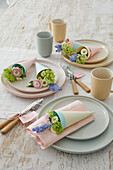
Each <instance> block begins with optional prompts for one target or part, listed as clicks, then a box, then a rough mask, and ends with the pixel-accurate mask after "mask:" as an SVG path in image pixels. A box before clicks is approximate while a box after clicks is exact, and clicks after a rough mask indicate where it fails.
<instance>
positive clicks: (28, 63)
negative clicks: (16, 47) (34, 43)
mask: <svg viewBox="0 0 113 170" xmlns="http://www.w3.org/2000/svg"><path fill="white" fill-rule="evenodd" d="M36 60H37V58H33V59H30V60H26V61H23V62H22V63H16V64H14V65H13V66H12V68H13V67H19V66H22V67H23V68H24V73H26V72H28V71H29V69H30V68H31V66H32V64H33V63H34V62H35V61H36Z"/></svg>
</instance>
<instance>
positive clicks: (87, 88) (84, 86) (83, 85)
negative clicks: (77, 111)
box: [75, 79, 91, 93]
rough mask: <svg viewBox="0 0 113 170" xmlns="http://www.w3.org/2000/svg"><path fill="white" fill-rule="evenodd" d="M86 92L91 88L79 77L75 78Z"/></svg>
mask: <svg viewBox="0 0 113 170" xmlns="http://www.w3.org/2000/svg"><path fill="white" fill-rule="evenodd" d="M75 81H76V82H77V83H78V84H79V85H80V86H81V87H82V88H83V89H84V90H85V91H86V92H87V93H90V92H91V90H90V88H89V87H87V86H86V85H85V84H84V83H82V82H81V81H80V80H79V79H76V80H75Z"/></svg>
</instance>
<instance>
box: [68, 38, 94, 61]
mask: <svg viewBox="0 0 113 170" xmlns="http://www.w3.org/2000/svg"><path fill="white" fill-rule="evenodd" d="M68 42H69V43H70V46H71V47H72V48H73V52H75V53H79V52H80V51H81V50H82V49H83V48H86V49H87V52H88V57H87V58H89V57H90V55H91V51H90V49H89V48H88V47H87V46H86V45H84V44H82V43H79V42H76V41H72V40H69V41H68Z"/></svg>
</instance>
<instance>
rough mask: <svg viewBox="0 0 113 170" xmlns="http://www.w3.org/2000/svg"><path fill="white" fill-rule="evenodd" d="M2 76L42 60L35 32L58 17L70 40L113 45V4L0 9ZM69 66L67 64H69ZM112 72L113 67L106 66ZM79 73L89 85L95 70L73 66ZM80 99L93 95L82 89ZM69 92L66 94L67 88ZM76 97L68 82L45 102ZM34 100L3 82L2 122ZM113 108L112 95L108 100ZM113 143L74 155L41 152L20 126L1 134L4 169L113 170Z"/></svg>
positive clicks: (22, 3)
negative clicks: (27, 62)
mask: <svg viewBox="0 0 113 170" xmlns="http://www.w3.org/2000/svg"><path fill="white" fill-rule="evenodd" d="M0 14H1V15H0V72H2V70H3V68H5V67H7V66H9V65H10V64H12V63H13V62H16V61H19V60H22V59H27V58H31V57H33V56H36V55H37V56H38V54H37V51H36V48H37V47H36V46H37V43H36V34H37V32H39V31H42V30H49V28H48V23H49V21H50V20H51V19H54V18H63V19H66V20H67V22H68V29H67V37H69V38H70V39H83V38H87V39H96V40H100V41H104V42H106V43H109V45H111V46H112V45H113V1H111V0H108V1H105V0H103V1H98V0H95V1H93V2H92V1H91V0H85V1H82V0H79V1H77V0H70V1H69V0H65V1H63V0H57V1H53V0H33V1H31V0H27V1H26V0H18V1H17V3H16V4H15V5H14V6H13V7H12V8H6V9H4V10H3V9H1V10H0ZM38 57H39V56H38ZM48 60H50V61H52V60H55V61H57V63H58V65H60V66H63V65H64V64H67V63H66V62H65V61H64V60H63V59H62V57H61V56H60V55H58V56H57V57H56V58H54V55H52V56H51V57H49V58H48ZM67 65H68V64H67ZM108 68H110V69H111V70H113V64H111V65H110V66H108ZM72 69H73V70H74V71H75V72H79V71H82V72H85V73H86V77H85V78H83V79H82V81H83V82H84V83H86V84H87V85H88V86H89V87H90V71H91V69H81V68H78V67H74V66H72ZM78 88H79V93H80V95H86V96H91V94H87V93H86V92H84V91H83V90H82V89H81V88H80V87H78ZM67 89H68V90H67ZM66 93H67V94H68V95H70V94H73V93H72V87H71V83H69V81H66V83H65V85H64V86H63V91H62V92H61V93H56V94H54V95H51V96H48V97H45V98H44V102H43V104H46V103H47V102H48V101H50V100H52V99H53V98H56V97H60V96H62V95H66ZM33 101H35V99H24V98H19V97H16V96H13V95H11V94H10V93H8V92H7V91H6V90H5V89H4V87H3V86H2V84H1V83H0V118H1V119H0V121H2V120H3V118H4V114H3V113H7V114H8V113H9V112H13V111H17V109H18V111H19V109H20V108H21V106H27V105H28V104H30V103H31V102H33ZM104 102H105V103H106V104H108V106H110V107H111V108H112V109H113V106H112V103H113V95H110V96H109V98H108V99H106V100H105V101H104ZM112 148H113V142H112V143H111V144H110V145H109V146H107V147H106V148H105V149H103V150H101V151H99V152H96V153H93V154H86V155H71V154H67V153H64V152H60V151H57V150H55V149H53V148H51V147H50V148H48V149H46V150H42V149H40V147H39V146H38V145H37V143H36V142H35V140H33V139H32V138H31V137H30V136H29V135H28V133H26V130H25V126H23V125H22V124H18V125H16V126H15V127H14V128H13V129H12V130H11V131H10V132H9V133H8V134H7V135H1V134H0V170H4V169H9V170H10V169H11V170H13V169H19V170H23V169H24V170H26V169H32V170H42V169H43V170H53V169H54V170H57V169H59V170H73V169H74V170H75V169H76V170H98V169H99V170H104V169H105V170H108V169H113V149H112Z"/></svg>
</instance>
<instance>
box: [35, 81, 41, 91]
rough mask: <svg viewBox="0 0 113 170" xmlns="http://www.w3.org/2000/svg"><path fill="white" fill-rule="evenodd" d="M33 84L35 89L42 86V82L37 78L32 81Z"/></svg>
mask: <svg viewBox="0 0 113 170" xmlns="http://www.w3.org/2000/svg"><path fill="white" fill-rule="evenodd" d="M33 86H34V87H35V88H37V89H40V88H41V87H42V83H41V81H39V80H34V81H33Z"/></svg>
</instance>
